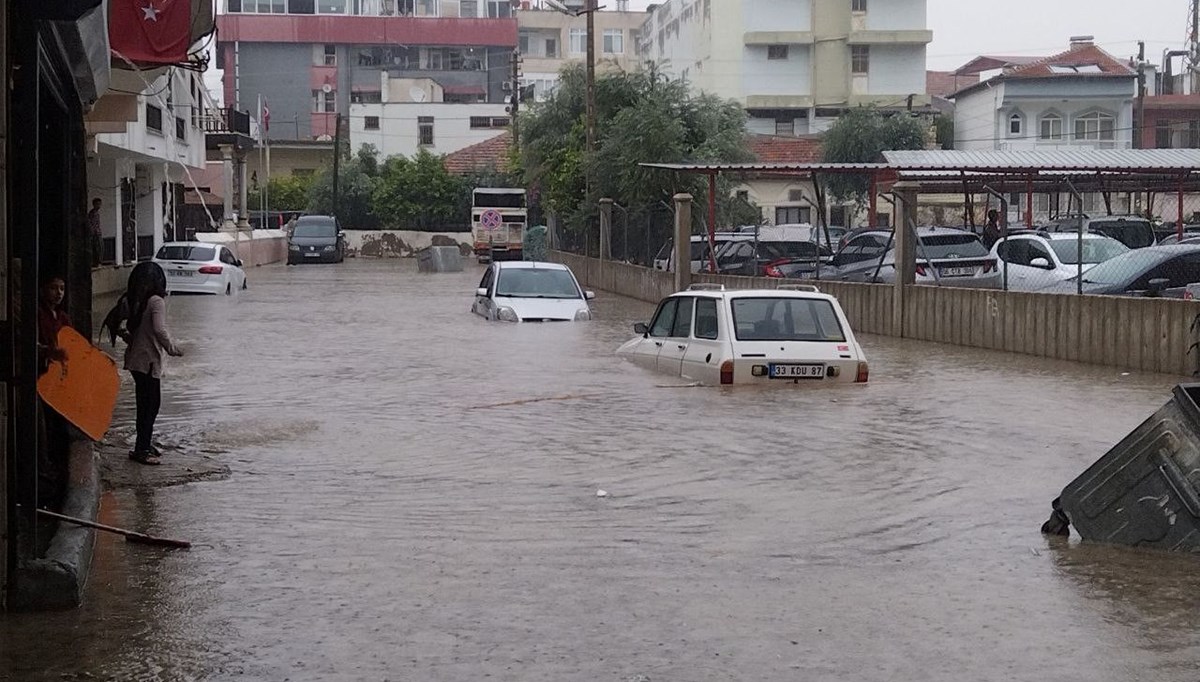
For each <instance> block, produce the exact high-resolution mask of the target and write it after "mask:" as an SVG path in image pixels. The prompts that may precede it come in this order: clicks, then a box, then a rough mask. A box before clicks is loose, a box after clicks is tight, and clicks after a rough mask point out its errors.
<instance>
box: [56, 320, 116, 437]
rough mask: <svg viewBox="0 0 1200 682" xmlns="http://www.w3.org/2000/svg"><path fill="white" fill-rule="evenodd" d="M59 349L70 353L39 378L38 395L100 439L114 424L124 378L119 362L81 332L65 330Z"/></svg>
mask: <svg viewBox="0 0 1200 682" xmlns="http://www.w3.org/2000/svg"><path fill="white" fill-rule="evenodd" d="M58 347H59V348H61V349H63V350H64V351H66V354H67V359H66V360H65V361H63V362H57V361H54V362H51V363H50V368H49V369H48V370H46V373H45V374H43V375H42V376H41V378H39V379H38V395H40V396H41V397H42V400H44V401H46V404H47V405H49V406H50V407H53V408H54V410H55V411H56V412H58V413H59V414H61V415H62V416H63V417H64V418H65V419H66V420H67V421H69V422H71V423H72V424H74V425H75V426H76V427H78V428H79V430H81V431H83V432H84V433H86V434H87V436H88V437H89V438H91V439H92V440H96V441H98V440H100V439H101V438H103V437H104V434H105V432H107V431H108V426H109V424H111V423H112V416H113V409H114V408H116V406H117V394H118V392H119V391H120V388H121V379H120V376H119V375H118V373H117V363H116V362H115V361H114V360H113V359H112V358H110V357H109V356H108V354H107V353H105V352H104V351H102V350H100V349H99V348H96V347H95V346H93V345H92V344H91V343H90V342H88V340H87V339H85V338H83V337H82V336H80V334H79V332H77V331H75V330H74V329H71V328H70V327H63V328H62V329H60V330H59V332H58Z"/></svg>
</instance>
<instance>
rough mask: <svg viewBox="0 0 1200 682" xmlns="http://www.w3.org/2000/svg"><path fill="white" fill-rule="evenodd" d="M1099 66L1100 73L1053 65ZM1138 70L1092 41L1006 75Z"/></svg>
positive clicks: (1125, 73) (1128, 72) (1127, 72)
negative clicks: (1061, 69)
mask: <svg viewBox="0 0 1200 682" xmlns="http://www.w3.org/2000/svg"><path fill="white" fill-rule="evenodd" d="M1055 66H1058V67H1070V66H1097V67H1099V68H1100V73H1099V74H1097V73H1073V72H1072V73H1058V72H1056V71H1054V70H1053V69H1052V68H1051V67H1055ZM1136 73H1137V72H1136V71H1134V70H1133V68H1132V67H1130V66H1129V64H1128V63H1126V62H1123V61H1121V60H1119V59H1117V58H1116V57H1114V56H1112V55H1111V54H1109V53H1107V52H1105V51H1104V50H1102V49H1100V48H1099V47H1096V46H1095V45H1094V44H1092V43H1079V44H1077V45H1073V46H1072V47H1071V49H1069V50H1067V51H1066V52H1060V53H1058V54H1056V55H1054V56H1053V57H1046V58H1044V59H1039V60H1037V61H1035V62H1031V63H1029V64H1024V65H1022V66H1017V67H1015V68H1013V69H1011V70H1009V71H1008V72H1007V73H1006V74H1005V75H1006V76H1007V77H1009V78H1045V77H1048V76H1053V77H1061V76H1068V77H1073V76H1081V75H1083V76H1089V75H1090V76H1096V75H1108V76H1133V75H1135V74H1136Z"/></svg>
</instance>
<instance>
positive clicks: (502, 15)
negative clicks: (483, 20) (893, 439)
mask: <svg viewBox="0 0 1200 682" xmlns="http://www.w3.org/2000/svg"><path fill="white" fill-rule="evenodd" d="M487 8H488V17H489V18H491V19H507V18H509V17H511V16H512V15H513V3H512V0H488V4H487Z"/></svg>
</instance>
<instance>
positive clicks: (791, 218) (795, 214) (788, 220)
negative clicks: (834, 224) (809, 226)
mask: <svg viewBox="0 0 1200 682" xmlns="http://www.w3.org/2000/svg"><path fill="white" fill-rule="evenodd" d="M811 216H812V209H811V208H809V207H808V206H776V207H775V224H776V225H795V224H797V223H807V222H809V219H810V218H811Z"/></svg>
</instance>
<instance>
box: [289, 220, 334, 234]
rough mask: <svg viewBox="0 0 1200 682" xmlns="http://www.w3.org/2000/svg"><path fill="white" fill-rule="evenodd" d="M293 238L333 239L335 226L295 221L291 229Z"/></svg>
mask: <svg viewBox="0 0 1200 682" xmlns="http://www.w3.org/2000/svg"><path fill="white" fill-rule="evenodd" d="M292 236H293V237H334V236H337V226H336V225H334V224H333V223H332V222H324V221H321V222H316V221H313V222H311V223H310V222H304V221H297V222H296V227H295V228H293V229H292Z"/></svg>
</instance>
